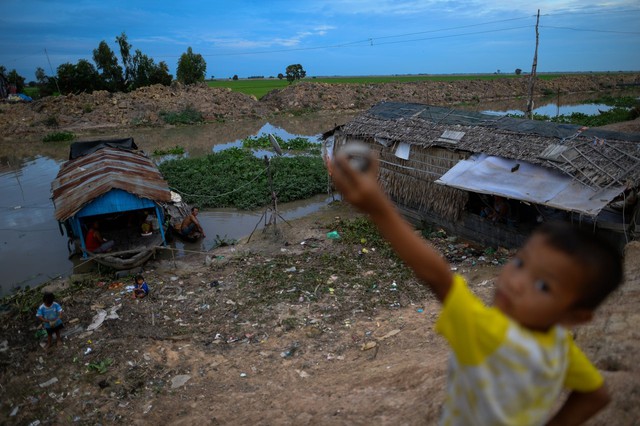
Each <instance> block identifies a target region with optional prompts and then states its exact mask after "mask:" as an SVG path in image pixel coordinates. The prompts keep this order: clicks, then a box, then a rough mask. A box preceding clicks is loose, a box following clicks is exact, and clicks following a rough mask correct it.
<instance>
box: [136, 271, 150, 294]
mask: <svg viewBox="0 0 640 426" xmlns="http://www.w3.org/2000/svg"><path fill="white" fill-rule="evenodd" d="M134 285H135V287H134V289H133V298H134V299H142V298H144V297H145V296H146V295H147V294H149V286H148V285H147V282H146V281H145V280H144V277H143V276H142V275H136V278H135V284H134Z"/></svg>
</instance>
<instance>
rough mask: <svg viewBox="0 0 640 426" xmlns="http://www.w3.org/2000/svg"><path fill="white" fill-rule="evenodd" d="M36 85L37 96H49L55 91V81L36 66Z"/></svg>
mask: <svg viewBox="0 0 640 426" xmlns="http://www.w3.org/2000/svg"><path fill="white" fill-rule="evenodd" d="M36 87H38V96H40V97H44V96H51V95H53V93H54V92H55V91H56V82H55V80H54V79H53V78H51V77H49V76H47V74H46V73H45V71H44V69H42V68H40V67H38V68H36Z"/></svg>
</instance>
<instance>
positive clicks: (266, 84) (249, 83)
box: [207, 74, 567, 99]
mask: <svg viewBox="0 0 640 426" xmlns="http://www.w3.org/2000/svg"><path fill="white" fill-rule="evenodd" d="M566 75H567V74H538V78H539V79H542V80H551V79H554V78H558V77H562V76H566ZM504 78H527V76H525V75H521V76H517V75H515V74H459V75H398V76H394V75H382V76H362V77H311V78H305V79H304V80H303V81H310V82H316V83H333V84H376V83H409V82H415V81H459V80H497V79H504ZM207 84H208V85H209V87H228V88H230V89H231V90H233V91H235V92H241V93H245V94H247V95H253V96H255V97H256V98H257V99H260V98H261V97H263V96H264V95H266V94H267V93H269V92H270V91H272V90H276V89H284V88H285V87H287V86H288V85H289V82H288V81H287V80H286V79H282V80H278V79H277V78H268V79H267V78H265V79H259V78H256V79H242V80H231V79H227V80H209V81H207Z"/></svg>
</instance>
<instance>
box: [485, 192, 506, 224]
mask: <svg viewBox="0 0 640 426" xmlns="http://www.w3.org/2000/svg"><path fill="white" fill-rule="evenodd" d="M509 211H510V208H509V203H507V200H505V199H504V198H503V197H500V196H498V195H494V196H493V206H492V207H490V206H486V207H485V208H483V209H482V211H481V212H480V216H482V217H486V218H487V219H489V220H491V221H492V222H495V223H507V219H508V218H509Z"/></svg>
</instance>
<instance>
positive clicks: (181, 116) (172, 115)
mask: <svg viewBox="0 0 640 426" xmlns="http://www.w3.org/2000/svg"><path fill="white" fill-rule="evenodd" d="M160 117H162V119H163V120H164V121H165V123H167V124H196V123H202V122H203V121H204V117H203V116H202V113H201V112H200V111H198V110H196V109H195V108H193V107H186V108H185V109H183V110H182V111H178V112H166V111H162V112H160Z"/></svg>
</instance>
